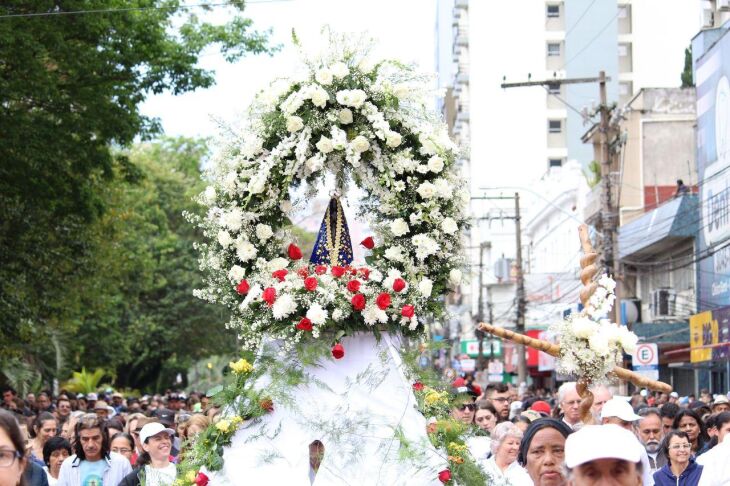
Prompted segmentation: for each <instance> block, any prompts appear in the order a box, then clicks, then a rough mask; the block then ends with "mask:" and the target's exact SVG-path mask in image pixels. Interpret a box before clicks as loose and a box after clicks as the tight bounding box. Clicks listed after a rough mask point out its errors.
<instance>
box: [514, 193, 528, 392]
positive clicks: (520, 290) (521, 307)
mask: <svg viewBox="0 0 730 486" xmlns="http://www.w3.org/2000/svg"><path fill="white" fill-rule="evenodd" d="M515 239H516V241H515V244H516V245H517V258H516V260H517V262H516V263H517V276H516V277H517V278H516V280H517V282H516V283H517V325H516V328H515V330H516V331H517V332H518V333H519V334H524V333H525V313H526V304H527V303H526V301H525V277H524V275H523V273H522V226H521V222H520V193H519V192H516V193H515ZM516 351H517V381H518V385H519V384H520V383H527V360H526V359H525V347H524V345H522V344H518V345H517V347H516Z"/></svg>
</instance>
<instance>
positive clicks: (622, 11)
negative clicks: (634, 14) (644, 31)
mask: <svg viewBox="0 0 730 486" xmlns="http://www.w3.org/2000/svg"><path fill="white" fill-rule="evenodd" d="M628 17H629V6H628V5H621V6H619V8H618V18H620V19H626V18H628Z"/></svg>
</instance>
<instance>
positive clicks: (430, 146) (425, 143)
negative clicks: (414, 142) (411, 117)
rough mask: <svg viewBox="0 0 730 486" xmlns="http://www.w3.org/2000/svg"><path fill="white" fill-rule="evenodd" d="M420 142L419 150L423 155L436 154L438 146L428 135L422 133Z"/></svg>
mask: <svg viewBox="0 0 730 486" xmlns="http://www.w3.org/2000/svg"><path fill="white" fill-rule="evenodd" d="M418 141H419V142H421V149H420V150H419V152H420V153H421V155H435V154H436V144H434V143H433V141H432V140H431V139H430V138H429V137H428V136H427V135H425V134H423V133H422V134H421V135H419V136H418Z"/></svg>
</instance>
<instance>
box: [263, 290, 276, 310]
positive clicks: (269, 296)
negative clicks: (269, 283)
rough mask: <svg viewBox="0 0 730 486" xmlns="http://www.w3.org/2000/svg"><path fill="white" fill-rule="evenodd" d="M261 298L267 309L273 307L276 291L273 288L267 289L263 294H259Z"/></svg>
mask: <svg viewBox="0 0 730 486" xmlns="http://www.w3.org/2000/svg"><path fill="white" fill-rule="evenodd" d="M261 298H262V299H263V300H264V302H266V303H267V304H269V307H271V306H272V305H274V301H275V300H276V289H275V288H274V287H268V288H267V289H266V290H264V293H263V294H261Z"/></svg>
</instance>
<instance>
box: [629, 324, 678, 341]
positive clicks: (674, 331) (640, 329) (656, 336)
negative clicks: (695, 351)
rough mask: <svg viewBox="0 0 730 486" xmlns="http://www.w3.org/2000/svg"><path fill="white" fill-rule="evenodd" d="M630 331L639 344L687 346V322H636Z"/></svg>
mask: <svg viewBox="0 0 730 486" xmlns="http://www.w3.org/2000/svg"><path fill="white" fill-rule="evenodd" d="M631 330H632V331H634V333H635V334H636V335H637V336H638V337H639V341H640V342H645V343H656V344H685V345H689V322H687V321H680V322H637V323H635V324H634V325H633V326H632V327H631Z"/></svg>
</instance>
